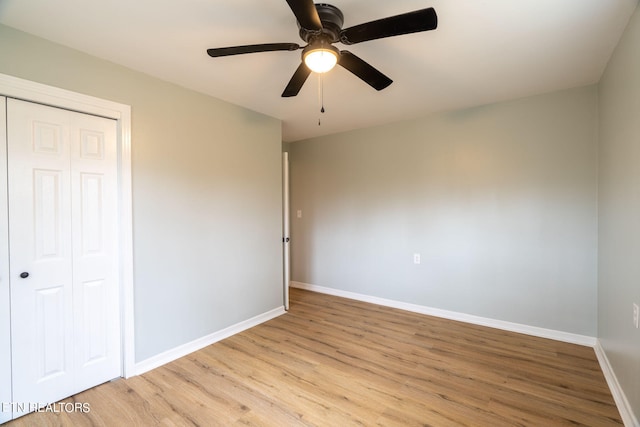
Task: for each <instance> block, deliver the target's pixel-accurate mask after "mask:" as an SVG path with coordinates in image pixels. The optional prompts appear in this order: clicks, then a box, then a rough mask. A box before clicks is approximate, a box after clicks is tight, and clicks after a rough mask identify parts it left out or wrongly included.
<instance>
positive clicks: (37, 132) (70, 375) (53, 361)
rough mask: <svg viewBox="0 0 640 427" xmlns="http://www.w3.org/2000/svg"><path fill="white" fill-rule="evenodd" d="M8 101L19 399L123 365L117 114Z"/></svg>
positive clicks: (80, 383) (94, 379) (62, 392)
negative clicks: (96, 114) (93, 113)
mask: <svg viewBox="0 0 640 427" xmlns="http://www.w3.org/2000/svg"><path fill="white" fill-rule="evenodd" d="M7 110H8V111H7V114H8V116H7V117H8V136H9V138H8V162H9V186H8V188H9V231H10V233H9V236H10V241H9V245H10V251H11V258H10V268H11V305H12V311H11V313H12V314H11V320H12V321H11V334H12V355H13V360H14V364H13V401H15V402H37V403H43V404H45V403H50V402H55V401H57V400H60V399H62V398H64V397H67V396H69V395H72V394H75V393H78V392H80V391H82V390H84V389H86V388H89V387H93V386H95V385H98V384H100V383H102V382H105V381H108V380H110V379H112V378H114V377H117V376H119V375H120V366H121V356H120V316H119V293H118V291H119V284H118V270H117V268H118V267H117V213H118V211H117V206H118V200H117V175H116V173H117V160H116V123H115V121H113V120H109V119H104V118H99V117H94V116H89V115H85V114H80V113H75V112H71V111H67V110H61V109H56V108H52V107H47V106H42V105H37V104H32V103H28V102H24V101H18V100H12V99H10V100H9V101H8V104H7ZM22 272H25V273H28V277H25V278H22V277H21V276H20V273H22Z"/></svg>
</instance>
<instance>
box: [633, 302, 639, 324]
mask: <svg viewBox="0 0 640 427" xmlns="http://www.w3.org/2000/svg"><path fill="white" fill-rule="evenodd" d="M639 320H640V307H638V304H636V303H635V302H634V303H633V326H635V327H636V329H638V321H639Z"/></svg>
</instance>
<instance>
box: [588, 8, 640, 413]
mask: <svg viewBox="0 0 640 427" xmlns="http://www.w3.org/2000/svg"><path fill="white" fill-rule="evenodd" d="M599 99H600V151H599V234H598V238H599V263H598V282H599V283H598V336H599V338H600V342H601V344H602V346H603V347H604V349H605V351H606V354H607V357H608V359H609V361H610V362H611V364H612V366H613V369H614V371H615V373H616V377H617V378H618V381H619V382H620V384H621V386H622V388H623V390H624V392H625V395H626V396H627V399H628V400H629V403H630V404H631V408H634V409H635V412H636V413H635V416H636V417H640V330H638V329H635V328H633V326H632V302H635V303H637V304H640V260H639V255H640V10H636V12H635V14H634V15H633V17H632V18H631V21H630V23H629V26H628V27H627V29H626V32H625V34H624V35H623V37H622V39H621V41H620V43H619V45H618V47H617V48H616V51H615V52H614V54H613V56H612V58H611V60H610V62H609V65H608V66H607V69H606V71H605V74H604V76H603V78H602V80H601V82H600V87H599Z"/></svg>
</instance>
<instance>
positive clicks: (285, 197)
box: [282, 152, 291, 311]
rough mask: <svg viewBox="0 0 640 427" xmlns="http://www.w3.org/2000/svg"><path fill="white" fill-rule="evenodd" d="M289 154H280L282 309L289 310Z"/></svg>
mask: <svg viewBox="0 0 640 427" xmlns="http://www.w3.org/2000/svg"><path fill="white" fill-rule="evenodd" d="M289 222H290V219H289V153H287V152H284V153H282V228H283V233H282V234H283V238H282V244H283V261H284V263H283V264H284V274H283V278H284V284H283V286H284V309H285V310H287V311H288V310H289V282H290V280H291V259H290V257H291V252H290V251H291V239H290V236H289Z"/></svg>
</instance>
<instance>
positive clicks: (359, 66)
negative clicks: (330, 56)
mask: <svg viewBox="0 0 640 427" xmlns="http://www.w3.org/2000/svg"><path fill="white" fill-rule="evenodd" d="M338 64H340V65H341V66H342V67H343V68H346V69H347V70H349V71H351V72H352V73H353V74H355V75H356V76H357V77H359V78H360V79H362V80H363V81H364V82H365V83H367V84H368V85H369V86H371V87H372V88H374V89H375V90H382V89H384V88H385V87H387V86H389V85H390V84H391V83H393V80H391V79H390V78H389V77H387V76H385V75H384V74H382V73H381V72H380V71H378V70H376V69H375V68H373V67H372V66H371V65H369V64H368V63H366V62H365V61H363V60H362V59H360V58H358V57H357V56H355V55H354V54H353V53H351V52H349V51H348V50H343V51H341V52H340V59H339V60H338Z"/></svg>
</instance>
